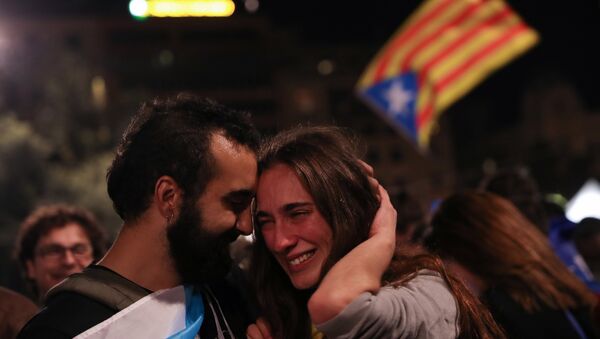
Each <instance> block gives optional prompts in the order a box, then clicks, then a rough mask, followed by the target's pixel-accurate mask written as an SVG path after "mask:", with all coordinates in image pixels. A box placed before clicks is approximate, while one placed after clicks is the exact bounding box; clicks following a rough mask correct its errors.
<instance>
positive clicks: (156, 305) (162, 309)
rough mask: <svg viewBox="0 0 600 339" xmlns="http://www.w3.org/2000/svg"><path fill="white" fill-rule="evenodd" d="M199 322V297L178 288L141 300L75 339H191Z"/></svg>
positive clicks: (201, 314) (194, 291)
mask: <svg viewBox="0 0 600 339" xmlns="http://www.w3.org/2000/svg"><path fill="white" fill-rule="evenodd" d="M203 320H204V304H203V302H202V295H201V293H200V292H199V291H198V290H197V289H195V288H193V287H191V286H186V287H184V286H182V285H180V286H177V287H174V288H171V289H166V290H160V291H156V292H154V293H152V294H149V295H147V296H145V297H143V298H142V299H140V300H138V301H136V302H135V303H133V304H131V305H130V306H129V307H127V308H125V309H123V310H121V311H120V312H118V313H116V314H115V315H113V316H112V317H110V318H108V319H107V320H105V321H103V322H101V323H99V324H97V325H95V326H93V327H92V328H90V329H88V330H86V331H85V332H83V333H80V334H79V335H77V336H76V337H75V339H120V338H131V339H142V338H144V339H145V338H168V339H193V338H194V337H195V336H196V334H197V333H198V331H199V330H200V326H201V325H202V321H203Z"/></svg>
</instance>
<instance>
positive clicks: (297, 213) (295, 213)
mask: <svg viewBox="0 0 600 339" xmlns="http://www.w3.org/2000/svg"><path fill="white" fill-rule="evenodd" d="M311 213H312V210H310V209H299V210H293V211H291V212H290V213H289V215H290V217H291V218H292V219H298V218H301V217H304V216H307V215H309V214H311Z"/></svg>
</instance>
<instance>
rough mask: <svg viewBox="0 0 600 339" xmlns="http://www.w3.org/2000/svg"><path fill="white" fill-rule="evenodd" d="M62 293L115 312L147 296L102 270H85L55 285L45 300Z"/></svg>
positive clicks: (119, 278)
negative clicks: (88, 299) (71, 293)
mask: <svg viewBox="0 0 600 339" xmlns="http://www.w3.org/2000/svg"><path fill="white" fill-rule="evenodd" d="M62 292H75V293H78V294H81V295H84V296H86V297H88V298H91V299H94V300H96V301H98V302H100V303H102V304H104V305H106V306H108V307H110V308H112V309H114V310H115V311H117V312H118V311H120V310H122V309H124V308H126V307H128V306H129V305H131V304H133V303H134V302H136V301H138V300H139V299H141V298H143V297H145V296H146V295H148V291H146V290H145V289H144V288H143V287H141V286H138V285H136V284H135V283H133V282H131V281H129V280H127V279H125V278H123V277H121V276H119V275H118V274H116V273H114V272H111V271H108V270H104V269H97V268H96V269H94V268H86V269H85V270H83V272H81V273H75V274H72V275H71V276H69V277H68V278H67V279H65V280H64V281H62V282H61V283H60V284H58V285H56V286H55V287H53V288H52V289H50V291H48V294H47V295H46V300H50V298H52V297H54V296H56V295H57V294H59V293H62Z"/></svg>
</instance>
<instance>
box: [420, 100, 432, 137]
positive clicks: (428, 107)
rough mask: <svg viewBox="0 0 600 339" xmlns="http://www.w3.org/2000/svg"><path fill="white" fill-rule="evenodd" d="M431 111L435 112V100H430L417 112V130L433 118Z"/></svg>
mask: <svg viewBox="0 0 600 339" xmlns="http://www.w3.org/2000/svg"><path fill="white" fill-rule="evenodd" d="M431 113H433V102H432V101H431V100H430V101H429V102H428V103H426V104H425V107H423V109H422V110H421V111H420V112H418V114H417V131H420V130H421V128H422V127H423V125H424V124H425V123H426V122H427V121H429V120H431Z"/></svg>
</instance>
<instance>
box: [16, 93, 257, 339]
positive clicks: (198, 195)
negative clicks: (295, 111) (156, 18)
mask: <svg viewBox="0 0 600 339" xmlns="http://www.w3.org/2000/svg"><path fill="white" fill-rule="evenodd" d="M257 147H258V132H257V131H256V129H255V128H254V127H253V126H252V124H251V123H250V118H249V116H248V114H246V113H242V112H237V111H234V110H231V109H229V108H226V107H224V106H221V105H219V104H216V103H214V102H212V101H210V100H205V99H199V98H196V97H194V96H190V95H183V94H180V95H178V96H177V97H176V98H174V99H166V100H155V101H153V102H150V103H146V104H144V105H143V106H142V108H141V109H140V110H139V111H138V112H137V114H136V115H135V116H134V118H133V119H132V121H131V123H130V125H129V127H128V128H127V130H126V131H125V133H124V135H123V138H122V140H121V143H120V145H119V147H118V149H117V152H116V156H115V158H114V160H113V162H112V165H111V166H110V168H109V170H108V174H107V186H108V194H109V196H110V198H111V199H112V201H113V204H114V207H115V210H116V212H117V213H118V214H119V216H121V218H122V219H123V221H124V223H123V226H122V229H121V231H120V233H119V235H118V236H117V239H116V240H115V242H114V244H113V246H112V247H111V248H110V249H109V251H108V252H107V254H106V255H105V256H104V258H102V259H101V260H100V261H99V262H98V263H97V264H96V265H92V266H90V267H89V268H87V269H86V270H85V271H84V272H82V273H80V274H76V275H75V276H71V277H70V278H68V279H67V280H65V281H64V282H63V283H62V284H59V285H58V286H57V287H55V288H54V289H53V290H51V291H50V292H49V294H48V298H47V300H46V307H45V308H44V309H43V310H42V311H41V312H40V313H38V314H37V315H36V316H35V317H34V318H33V319H32V320H31V321H30V322H29V323H28V324H27V325H26V326H25V328H24V329H23V331H22V332H21V333H20V337H21V338H36V337H40V338H41V337H43V338H63V337H64V338H66V337H68V338H72V337H75V336H77V335H80V334H82V337H94V335H97V336H98V337H111V336H112V337H119V336H123V335H126V336H127V337H136V336H137V337H148V336H151V337H160V336H162V334H159V332H156V331H158V330H154V327H153V326H154V325H155V323H156V322H154V323H153V321H152V320H151V319H154V318H152V313H157V314H158V317H159V318H158V319H165V317H166V314H169V313H168V308H169V307H171V306H173V305H175V306H177V303H178V302H179V301H174V300H175V299H173V298H172V295H173V294H172V293H171V292H172V291H173V290H176V288H177V287H178V286H186V288H185V302H184V304H185V309H186V311H187V313H186V312H184V313H183V317H184V318H185V321H184V322H183V327H188V330H190V328H191V331H193V332H192V333H191V336H190V335H188V337H195V336H196V335H199V336H200V337H202V338H231V337H245V330H246V326H247V325H248V324H249V323H250V322H251V321H252V320H253V319H252V318H251V316H250V313H249V312H248V309H247V305H248V304H247V301H246V300H244V298H243V296H244V295H245V293H244V290H243V289H240V286H235V284H234V283H233V282H232V281H231V279H229V278H230V277H231V274H230V273H231V272H230V270H231V267H232V264H231V259H230V257H229V244H230V243H231V242H232V241H234V240H235V239H236V238H237V237H238V235H240V234H246V235H247V234H250V233H251V232H252V224H251V217H250V203H251V201H252V199H253V197H254V190H255V184H256V151H257ZM189 287H191V288H189ZM164 291H167V292H166V293H163V292H164ZM176 291H179V290H176ZM181 291H184V290H183V289H181ZM188 292H189V293H188ZM161 293H163V294H162V295H163V296H165V295H171V297H169V298H171V299H169V298H167V299H166V300H167V301H166V302H164V301H162V302H156V300H153V299H152V298H151V297H152V296H154V295H160V294H161ZM169 293H171V294H169ZM178 293H179V292H178ZM182 295H183V294H182ZM158 298H160V296H159V297H158ZM193 300H195V301H197V302H198V303H199V304H201V305H200V307H195V306H194V303H193V302H191V301H193ZM190 305H191V306H190ZM134 306H135V307H134ZM196 306H197V305H196ZM194 307H195V308H194ZM132 309H134V311H135V309H138V313H140V312H141V313H142V316H141V317H140V318H136V317H135V312H133V313H131V314H129V313H127V312H130V311H131V310H132ZM141 310H143V312H142V311H141ZM155 311H156V312H155ZM199 312H200V313H199ZM123 314H124V315H123ZM190 314H191V315H194V314H196V315H198V314H200V317H199V318H198V319H196V320H199V321H196V323H195V324H196V325H197V326H196V327H190V326H188V325H190V324H191V323H190V322H189V320H190V319H189V317H190ZM122 315H123V316H122ZM138 316H139V315H138ZM161 317H162V318H161ZM178 317H179V318H180V316H175V318H178ZM132 319H133V320H132ZM136 319H138V320H136ZM139 319H141V320H139ZM161 321H162V320H161ZM164 321H167V320H164ZM120 323H125V324H126V325H127V326H125V327H122V328H121V329H120V331H121V332H118V330H116V329H111V328H112V327H115V328H116V327H118V326H116V325H115V324H120ZM180 323H181V321H180ZM198 323H199V324H198ZM111 326H112V327H111ZM169 326H171V325H169ZM173 326H175V325H173ZM107 328H108V329H107ZM123 328H124V329H123ZM171 330H172V329H170V331H171ZM102 331H104V332H102ZM111 331H113V332H111ZM123 331H126V332H123ZM136 331H141V332H139V333H145V334H137V335H136V334H135V333H137V332H136ZM143 331H146V332H143ZM148 331H150V332H148ZM98 333H100V334H98ZM107 333H108V334H107ZM118 333H121V334H120V335H119V334H118ZM124 333H125V334H124ZM148 333H150V335H149V334H148ZM161 333H162V332H161Z"/></svg>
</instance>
